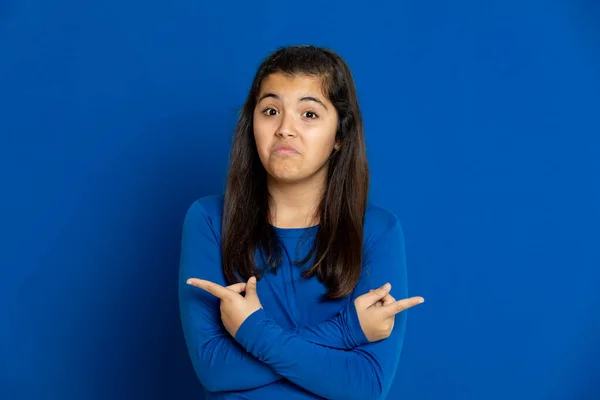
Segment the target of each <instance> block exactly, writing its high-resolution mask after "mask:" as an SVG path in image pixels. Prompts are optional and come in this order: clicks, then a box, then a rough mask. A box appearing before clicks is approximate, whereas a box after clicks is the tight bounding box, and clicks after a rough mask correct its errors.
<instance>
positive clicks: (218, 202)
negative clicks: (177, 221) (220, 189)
mask: <svg viewBox="0 0 600 400" xmlns="http://www.w3.org/2000/svg"><path fill="white" fill-rule="evenodd" d="M223 204H224V195H222V194H214V195H209V196H204V197H201V198H199V199H196V200H195V201H194V202H193V203H192V204H191V205H190V206H189V207H188V210H187V212H186V215H185V219H184V228H186V227H187V228H192V227H193V228H195V229H210V230H212V231H213V233H214V234H215V236H216V237H220V236H221V235H220V232H221V220H222V216H223Z"/></svg>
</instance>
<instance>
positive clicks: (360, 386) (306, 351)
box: [236, 310, 403, 399]
mask: <svg viewBox="0 0 600 400" xmlns="http://www.w3.org/2000/svg"><path fill="white" fill-rule="evenodd" d="M402 335H403V330H402V329H400V330H399V331H398V332H396V334H393V335H392V336H390V338H388V339H386V341H382V342H378V343H377V344H369V345H365V346H360V347H359V348H356V349H355V350H352V351H344V350H339V349H331V348H327V347H324V346H320V345H317V344H314V343H310V342H308V341H306V340H305V339H303V338H302V337H300V336H298V335H297V334H295V333H292V332H289V331H285V330H284V329H282V328H281V327H280V326H279V325H277V324H276V323H275V322H274V321H273V320H271V319H269V318H268V317H267V316H266V314H265V313H264V310H259V311H257V312H255V313H254V314H252V315H251V316H250V317H248V319H247V320H246V321H245V322H244V323H243V324H242V326H241V327H240V329H239V330H238V332H237V334H236V340H237V341H238V342H239V343H240V344H241V345H242V346H243V347H244V348H245V349H246V350H247V351H248V352H249V353H251V354H252V355H253V356H254V357H256V358H257V359H258V360H260V361H262V362H264V363H265V364H267V365H269V366H270V367H271V368H272V369H273V370H274V371H275V372H277V373H278V374H280V375H282V376H284V377H285V378H286V379H288V380H289V381H291V382H293V383H295V384H296V385H298V386H301V387H302V388H304V389H306V390H308V391H310V392H312V393H314V394H316V395H318V396H322V397H325V398H330V399H367V398H368V399H378V398H380V397H381V395H382V393H383V391H384V385H383V380H384V379H385V377H386V375H387V374H388V373H389V370H388V371H384V369H386V368H387V367H385V366H388V365H392V364H393V363H394V360H397V357H398V356H399V349H400V346H401V342H402ZM370 346H377V347H378V350H377V351H375V352H371V351H370V350H371V349H370V348H369V347H370ZM324 377H327V379H324Z"/></svg>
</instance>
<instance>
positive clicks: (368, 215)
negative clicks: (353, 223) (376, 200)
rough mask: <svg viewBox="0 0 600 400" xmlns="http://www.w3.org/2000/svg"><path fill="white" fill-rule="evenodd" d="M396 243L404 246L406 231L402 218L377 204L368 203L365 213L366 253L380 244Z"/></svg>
mask: <svg viewBox="0 0 600 400" xmlns="http://www.w3.org/2000/svg"><path fill="white" fill-rule="evenodd" d="M382 242H383V243H386V242H387V243H394V242H395V243H396V244H398V245H401V246H403V244H404V231H403V229H402V223H401V221H400V218H399V217H398V216H397V215H396V214H395V213H393V212H392V211H390V210H388V209H385V208H383V207H380V206H379V205H377V204H373V203H368V204H367V209H366V211H365V223H364V233H363V245H364V249H365V251H366V252H368V251H369V250H370V249H373V248H374V247H377V244H380V243H382Z"/></svg>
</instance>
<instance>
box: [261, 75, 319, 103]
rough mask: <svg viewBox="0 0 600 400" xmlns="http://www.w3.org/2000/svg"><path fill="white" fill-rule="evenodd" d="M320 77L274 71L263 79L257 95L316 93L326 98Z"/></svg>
mask: <svg viewBox="0 0 600 400" xmlns="http://www.w3.org/2000/svg"><path fill="white" fill-rule="evenodd" d="M322 81H323V80H322V78H320V77H316V76H311V75H286V74H282V73H274V74H271V75H269V76H267V77H266V78H265V79H263V81H262V83H261V85H260V90H259V95H262V94H265V93H275V94H279V95H282V96H285V95H290V96H294V95H306V94H313V95H318V96H319V97H322V98H324V99H326V96H325V93H324V91H323V82H322Z"/></svg>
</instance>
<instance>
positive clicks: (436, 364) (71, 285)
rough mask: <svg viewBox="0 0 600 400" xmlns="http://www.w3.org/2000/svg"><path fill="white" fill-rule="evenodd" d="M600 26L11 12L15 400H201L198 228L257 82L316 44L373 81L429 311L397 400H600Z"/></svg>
mask: <svg viewBox="0 0 600 400" xmlns="http://www.w3.org/2000/svg"><path fill="white" fill-rule="evenodd" d="M599 26H600V3H598V2H597V1H583V0H579V1H577V0H575V1H574V0H563V1H555V2H541V1H533V0H521V1H516V0H512V1H499V0H497V1H487V2H480V1H465V2H459V3H456V2H451V1H442V0H436V1H429V2H427V1H425V2H423V1H413V0H411V1H401V2H396V1H387V2H372V1H371V2H347V1H334V2H333V1H332V2H327V3H302V2H289V3H287V2H284V3H272V2H260V1H253V2H243V1H237V2H232V1H225V2H221V3H219V2H205V1H201V0H197V1H189V0H181V1H177V2H170V1H169V2H168V1H151V2H142V1H137V0H127V1H122V0H119V1H117V0H106V1H102V2H81V1H67V0H58V1H54V2H48V1H46V2H43V1H39V0H37V1H36V0H29V1H25V0H22V1H15V0H3V1H2V2H1V3H0V135H1V136H0V137H1V141H0V171H1V175H0V178H1V180H0V184H1V186H0V187H1V188H2V189H1V190H2V192H1V196H0V198H1V200H0V201H1V207H0V220H1V226H2V230H1V232H2V238H1V240H0V246H2V248H1V251H0V266H1V269H0V270H1V272H2V276H1V279H0V304H1V305H2V306H1V307H2V308H1V310H2V312H0V334H1V342H0V398H2V399H30V398H36V399H90V400H99V399H132V398H133V399H142V398H143V399H148V400H149V399H167V398H178V399H201V398H202V395H201V394H200V390H201V388H200V386H199V384H198V382H197V379H196V377H195V375H194V373H193V371H192V369H191V364H190V362H189V360H188V356H187V353H186V349H185V343H184V341H183V337H182V333H181V329H180V322H179V316H178V308H177V299H176V274H177V268H178V261H179V244H180V230H181V224H182V220H183V216H184V213H185V211H186V209H187V207H188V206H189V205H190V204H191V202H192V201H193V200H195V199H196V198H198V197H200V196H203V195H207V194H212V193H217V192H221V191H222V190H223V185H224V180H225V176H226V168H227V157H228V151H229V144H230V138H231V132H232V129H233V126H234V123H235V117H236V112H237V110H238V108H239V107H240V106H241V105H242V103H243V101H244V98H245V95H246V93H247V90H248V89H249V85H250V81H251V79H252V76H253V74H254V72H255V69H256V67H257V66H258V64H259V63H260V61H261V60H262V59H263V58H264V57H265V56H267V55H268V54H269V52H271V51H272V50H274V49H275V48H276V47H278V46H281V45H287V44H307V43H310V44H316V45H323V46H327V47H331V48H332V49H334V50H336V51H337V52H339V53H340V54H341V55H342V56H343V57H344V58H345V59H346V60H347V62H348V63H349V65H350V66H351V68H352V70H353V73H354V75H355V79H356V83H357V86H358V91H359V96H360V102H361V106H362V110H363V113H364V119H365V128H366V137H367V146H368V153H369V159H370V165H371V170H372V187H371V200H372V201H374V202H376V203H379V204H380V205H382V206H384V207H387V208H389V209H391V210H392V211H394V212H395V213H397V214H398V216H399V217H400V218H401V219H402V221H403V226H404V229H405V235H406V240H407V251H408V253H407V260H408V264H409V265H408V267H409V279H410V281H409V287H410V293H411V295H421V296H424V297H425V299H426V302H425V304H423V305H422V306H419V307H418V308H416V309H414V310H411V311H409V322H408V331H407V336H406V340H405V347H404V351H403V357H402V360H401V366H400V369H399V372H398V375H397V379H396V381H395V384H394V386H393V388H392V391H391V393H390V396H389V398H390V399H406V400H413V399H414V400H416V399H419V400H426V399H435V400H438V399H598V398H600V312H599V311H598V309H599V307H600V295H599V293H598V286H599V284H600V268H599V267H600V251H599V247H600V246H599V244H600V232H599V230H600V211H599V204H600V177H599V175H600V138H599V135H600V122H599V115H598V114H599V111H600V95H599V93H600V29H599V28H598V27H599ZM232 379H235V377H232ZM323 379H327V377H326V376H324V377H323Z"/></svg>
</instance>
